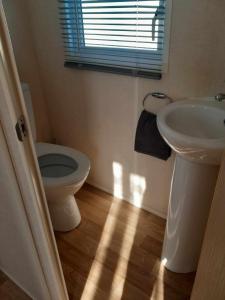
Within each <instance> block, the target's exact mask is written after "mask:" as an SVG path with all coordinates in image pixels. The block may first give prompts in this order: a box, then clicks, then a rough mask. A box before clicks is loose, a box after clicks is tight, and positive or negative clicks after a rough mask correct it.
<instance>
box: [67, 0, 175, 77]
mask: <svg viewBox="0 0 225 300" xmlns="http://www.w3.org/2000/svg"><path fill="white" fill-rule="evenodd" d="M77 1H79V5H80V8H79V9H80V10H81V12H78V11H77V5H76V6H75V10H76V11H75V14H80V15H82V7H81V5H82V2H81V1H82V0H77ZM161 1H164V0H160V2H161ZM166 2H167V3H166V9H165V20H164V38H163V49H162V50H161V51H162V56H161V59H160V60H161V62H162V70H161V71H160V72H159V71H156V70H154V69H153V68H152V69H149V70H141V69H140V70H138V69H137V70H135V69H132V68H129V67H123V66H117V65H115V64H113V63H112V65H109V64H107V65H106V64H104V63H97V64H95V63H92V62H87V63H86V62H79V61H73V60H72V59H71V60H69V59H65V62H64V66H65V67H68V68H76V69H80V70H92V71H99V72H106V73H115V74H121V75H130V76H135V77H145V78H151V79H156V80H159V79H161V77H162V74H164V73H166V72H167V70H168V59H169V42H170V26H171V12H172V0H166ZM159 5H160V4H159ZM77 22H80V23H82V24H80V23H79V24H77ZM81 28H82V29H81ZM76 31H77V33H76V35H77V37H79V38H77V39H76V43H78V44H79V45H80V41H81V43H82V46H78V48H79V49H81V48H82V47H83V49H86V50H87V51H90V52H94V51H95V54H96V55H101V54H103V52H104V55H105V54H106V53H110V52H113V53H115V54H114V55H118V53H122V52H124V54H125V55H126V54H127V55H129V53H130V54H134V53H135V54H136V55H137V56H140V58H141V57H143V53H144V52H146V53H147V52H148V53H147V54H148V56H149V55H150V56H151V55H152V56H154V55H159V51H158V52H156V51H155V50H143V49H138V50H137V49H126V48H113V47H112V48H108V47H101V46H99V47H90V46H85V41H84V37H85V33H84V29H83V22H82V21H81V19H79V18H76ZM74 39H75V37H74ZM68 43H69V42H68ZM151 52H152V53H151Z"/></svg>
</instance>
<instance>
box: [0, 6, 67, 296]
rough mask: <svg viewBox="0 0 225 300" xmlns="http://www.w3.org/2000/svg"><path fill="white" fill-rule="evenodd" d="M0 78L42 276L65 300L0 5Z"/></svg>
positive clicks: (2, 110)
mask: <svg viewBox="0 0 225 300" xmlns="http://www.w3.org/2000/svg"><path fill="white" fill-rule="evenodd" d="M0 74H1V76H0V120H1V125H2V129H3V132H4V135H5V138H6V142H7V146H8V149H9V154H10V157H11V160H12V164H13V167H14V170H15V174H16V177H17V182H18V185H19V188H20V192H21V196H22V199H23V205H24V209H25V211H26V215H27V220H28V223H29V226H30V230H31V232H32V236H33V242H34V245H35V248H36V251H37V254H38V257H39V261H40V265H41V267H42V272H43V276H44V278H45V280H46V285H47V287H48V289H49V294H50V295H51V298H52V299H54V300H64V299H68V293H67V289H66V285H65V280H64V276H63V272H62V267H61V262H60V259H59V254H58V250H57V246H56V241H55V237H54V233H53V229H52V225H51V220H50V216H49V212H48V206H47V201H46V197H45V192H44V188H43V184H42V179H41V175H40V171H39V167H38V162H37V157H36V152H35V147H34V143H33V139H32V133H31V128H30V125H29V121H28V116H27V111H26V108H25V103H24V99H23V93H22V89H21V85H20V80H19V75H18V72H17V67H16V62H15V58H14V54H13V48H12V44H11V40H10V35H9V31H8V27H7V22H6V17H5V13H4V9H3V5H2V1H1V2H0ZM20 116H23V117H24V120H25V126H26V131H27V136H26V137H25V138H24V140H23V142H21V141H19V140H18V137H17V134H16V130H15V125H16V123H17V120H18V118H19V117H20Z"/></svg>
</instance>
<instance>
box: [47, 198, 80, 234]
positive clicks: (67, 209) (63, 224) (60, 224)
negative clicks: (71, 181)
mask: <svg viewBox="0 0 225 300" xmlns="http://www.w3.org/2000/svg"><path fill="white" fill-rule="evenodd" d="M48 207H49V212H50V216H51V221H52V226H53V229H54V230H56V231H62V232H65V231H70V230H72V229H74V228H76V227H77V226H78V225H79V224H80V222H81V215H80V211H79V208H78V206H77V202H76V200H75V197H74V195H68V196H66V197H65V196H64V197H63V198H61V199H54V200H53V201H48Z"/></svg>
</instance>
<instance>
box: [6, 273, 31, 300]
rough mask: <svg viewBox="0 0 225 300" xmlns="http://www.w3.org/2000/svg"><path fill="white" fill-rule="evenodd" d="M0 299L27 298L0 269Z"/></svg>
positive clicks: (24, 299)
mask: <svg viewBox="0 0 225 300" xmlns="http://www.w3.org/2000/svg"><path fill="white" fill-rule="evenodd" d="M0 299H1V300H29V299H31V298H30V297H28V296H27V295H26V294H25V293H24V292H23V291H22V290H21V289H20V288H19V287H18V286H17V285H15V283H13V282H12V281H11V280H10V279H9V278H8V277H7V276H6V275H5V274H3V273H2V272H1V271H0Z"/></svg>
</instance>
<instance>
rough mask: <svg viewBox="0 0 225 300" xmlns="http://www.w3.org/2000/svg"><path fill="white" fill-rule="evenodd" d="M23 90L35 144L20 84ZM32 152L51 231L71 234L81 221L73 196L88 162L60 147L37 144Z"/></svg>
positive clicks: (30, 110)
mask: <svg viewBox="0 0 225 300" xmlns="http://www.w3.org/2000/svg"><path fill="white" fill-rule="evenodd" d="M22 90H23V94H24V100H25V103H26V107H27V111H28V116H29V119H30V125H31V130H32V135H33V138H34V141H36V126H35V119H34V113H33V107H32V100H31V94H30V89H29V86H28V84H26V83H22ZM35 148H36V153H37V159H38V163H39V167H40V172H41V176H42V180H43V184H44V188H45V194H46V198H47V202H48V207H49V212H50V216H51V221H52V225H53V228H54V230H56V231H69V230H72V229H74V228H76V227H77V226H78V225H79V224H80V221H81V215H80V211H79V208H78V206H77V203H76V200H75V197H74V194H75V193H76V192H77V191H78V190H79V189H80V188H81V187H82V185H83V184H84V182H85V180H86V178H87V176H88V174H89V171H90V161H89V159H88V157H87V156H86V155H84V154H83V153H81V152H79V151H77V150H74V149H72V148H69V147H64V146H61V145H55V144H49V143H36V144H35Z"/></svg>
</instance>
